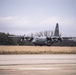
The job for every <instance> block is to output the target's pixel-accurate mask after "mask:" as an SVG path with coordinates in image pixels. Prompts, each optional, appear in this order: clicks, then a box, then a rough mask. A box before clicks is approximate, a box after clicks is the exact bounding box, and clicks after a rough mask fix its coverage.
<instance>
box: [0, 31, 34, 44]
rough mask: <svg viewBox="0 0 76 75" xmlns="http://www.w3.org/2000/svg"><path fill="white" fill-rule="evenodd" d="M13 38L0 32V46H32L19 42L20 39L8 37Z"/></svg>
mask: <svg viewBox="0 0 76 75" xmlns="http://www.w3.org/2000/svg"><path fill="white" fill-rule="evenodd" d="M10 36H15V35H13V34H9V33H4V32H0V45H33V44H32V43H31V42H28V41H26V42H25V41H21V37H10Z"/></svg>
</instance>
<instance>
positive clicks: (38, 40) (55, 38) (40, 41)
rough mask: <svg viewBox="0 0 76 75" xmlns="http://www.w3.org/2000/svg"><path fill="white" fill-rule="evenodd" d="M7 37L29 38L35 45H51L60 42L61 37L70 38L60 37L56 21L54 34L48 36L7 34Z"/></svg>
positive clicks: (24, 39)
mask: <svg viewBox="0 0 76 75" xmlns="http://www.w3.org/2000/svg"><path fill="white" fill-rule="evenodd" d="M9 37H20V38H21V40H22V41H25V42H26V40H30V41H31V42H32V43H33V44H34V45H35V46H36V45H40V46H42V45H47V46H51V45H52V44H53V43H56V42H62V41H63V39H72V37H61V35H60V33H59V24H58V23H56V27H55V31H54V34H53V35H52V36H50V37H48V36H47V37H46V36H45V37H43V36H42V37H33V36H32V37H27V36H9Z"/></svg>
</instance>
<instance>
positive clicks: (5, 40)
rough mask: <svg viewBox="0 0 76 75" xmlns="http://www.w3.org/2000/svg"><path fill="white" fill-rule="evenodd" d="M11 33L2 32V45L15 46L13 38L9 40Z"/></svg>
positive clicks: (0, 37)
mask: <svg viewBox="0 0 76 75" xmlns="http://www.w3.org/2000/svg"><path fill="white" fill-rule="evenodd" d="M8 36H10V34H9V33H7V34H6V33H3V32H0V45H15V42H14V40H13V38H9V37H8Z"/></svg>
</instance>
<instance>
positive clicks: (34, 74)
mask: <svg viewBox="0 0 76 75" xmlns="http://www.w3.org/2000/svg"><path fill="white" fill-rule="evenodd" d="M0 75H76V54H74V55H73V54H51V55H40V54H38V55H36V54H35V55H33V54H32V55H0Z"/></svg>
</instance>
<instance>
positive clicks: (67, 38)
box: [62, 37, 76, 40]
mask: <svg viewBox="0 0 76 75" xmlns="http://www.w3.org/2000/svg"><path fill="white" fill-rule="evenodd" d="M73 38H76V37H62V39H64V40H72V39H73Z"/></svg>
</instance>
